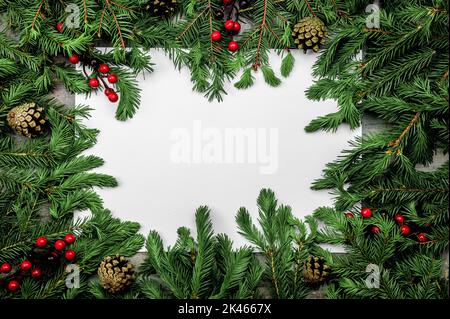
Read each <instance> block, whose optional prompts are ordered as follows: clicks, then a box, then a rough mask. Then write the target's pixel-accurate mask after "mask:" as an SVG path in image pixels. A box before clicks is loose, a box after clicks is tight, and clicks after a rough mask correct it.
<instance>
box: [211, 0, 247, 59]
mask: <svg viewBox="0 0 450 319" xmlns="http://www.w3.org/2000/svg"><path fill="white" fill-rule="evenodd" d="M222 1H223V7H222V8H221V9H220V10H219V11H218V12H217V13H216V18H217V19H220V20H222V19H223V18H224V16H225V11H228V12H229V14H228V19H227V20H226V21H225V23H224V24H223V27H224V29H225V30H226V31H227V32H228V34H230V35H231V36H233V35H237V34H238V33H239V31H240V30H241V24H240V23H239V22H238V19H239V10H240V9H245V8H247V7H248V2H247V1H246V0H241V1H239V7H237V6H236V0H222ZM233 14H234V16H235V17H234V19H232V16H233ZM221 38H222V33H221V32H220V31H217V30H216V31H213V32H212V33H211V40H212V41H215V42H217V41H220V39H221ZM238 49H239V44H238V43H237V42H236V41H234V40H233V38H232V37H231V41H229V42H228V50H229V51H231V52H235V51H237V50H238Z"/></svg>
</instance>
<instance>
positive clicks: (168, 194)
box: [76, 50, 360, 245]
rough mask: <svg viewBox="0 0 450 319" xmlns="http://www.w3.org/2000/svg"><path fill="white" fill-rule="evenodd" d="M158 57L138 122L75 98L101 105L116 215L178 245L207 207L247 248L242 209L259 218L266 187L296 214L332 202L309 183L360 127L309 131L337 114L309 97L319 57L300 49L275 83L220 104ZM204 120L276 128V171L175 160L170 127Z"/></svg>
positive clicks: (102, 148) (99, 120)
mask: <svg viewBox="0 0 450 319" xmlns="http://www.w3.org/2000/svg"><path fill="white" fill-rule="evenodd" d="M151 55H152V61H153V62H154V63H155V64H156V65H155V71H154V72H153V73H152V74H146V75H145V79H143V78H142V77H141V78H139V79H138V80H139V82H140V86H141V88H142V97H141V106H140V109H139V111H138V112H137V113H136V115H135V117H134V118H133V119H131V120H129V121H126V122H120V121H117V120H116V119H115V118H114V114H115V109H116V104H112V103H110V102H109V101H108V100H107V99H106V97H105V96H104V95H103V94H102V93H101V92H99V93H98V94H97V95H95V94H93V95H92V96H91V97H90V98H88V99H86V98H85V97H84V96H81V95H80V96H77V97H76V103H77V104H89V105H90V106H91V107H94V108H95V110H94V111H93V112H92V117H91V119H90V120H88V121H85V123H86V124H87V125H88V126H89V127H93V128H98V129H100V130H101V133H100V135H99V139H98V143H97V145H96V146H95V147H94V148H92V149H91V150H89V153H90V154H95V155H98V156H100V157H102V158H103V159H104V160H105V162H106V163H105V165H104V166H102V167H101V168H100V169H99V171H101V172H104V173H108V174H110V175H113V176H115V177H116V178H117V179H118V181H119V187H117V188H112V189H99V190H98V192H99V194H100V195H101V196H102V198H103V199H104V203H105V207H106V208H109V209H111V210H112V212H113V214H114V215H115V216H117V217H120V218H122V219H124V220H133V221H137V222H139V223H140V224H141V225H142V228H141V232H142V233H143V234H144V235H147V234H148V232H149V230H151V229H157V230H158V231H159V232H160V233H161V235H162V237H163V239H165V243H166V244H167V245H172V244H173V243H174V241H175V239H176V229H177V228H178V227H180V226H188V227H190V228H191V229H194V227H193V226H194V213H195V210H196V208H197V207H198V206H200V205H208V206H209V207H210V208H211V210H212V212H211V215H212V219H213V223H214V228H215V231H216V232H217V233H219V232H225V233H227V234H228V235H230V236H231V237H232V239H233V240H234V241H235V244H237V245H241V244H247V243H246V242H245V240H243V238H241V236H240V235H238V234H237V228H236V223H235V221H234V218H235V215H236V213H237V210H238V208H239V207H241V206H245V207H247V208H248V209H249V210H250V212H251V213H252V214H253V216H254V217H256V216H257V214H258V212H257V208H256V198H257V196H258V194H259V191H260V189H261V188H267V187H268V188H271V189H272V190H274V191H275V193H276V195H277V197H278V199H279V202H280V203H284V204H288V205H290V206H291V207H292V209H293V212H294V214H295V215H296V216H298V217H302V216H306V215H309V214H311V213H312V212H313V210H314V209H316V208H317V207H319V206H324V205H331V204H332V197H331V195H329V194H328V193H327V191H312V190H310V185H311V183H312V181H313V180H314V179H316V178H319V177H320V176H321V174H322V169H323V168H324V166H325V164H326V163H328V162H330V161H333V160H334V159H336V157H337V156H338V155H339V153H340V151H341V150H342V149H344V148H347V147H348V143H347V142H348V141H349V140H351V139H353V138H354V137H355V136H356V135H360V130H359V129H358V130H355V131H353V132H352V131H350V129H349V128H348V127H345V126H342V127H341V128H340V129H339V130H338V131H337V132H336V133H325V132H317V133H306V132H305V131H304V127H305V126H306V125H307V124H308V123H309V122H310V121H311V120H312V119H314V118H316V117H318V116H320V115H324V114H327V113H330V112H335V111H336V104H335V102H334V101H324V102H312V101H309V100H308V99H307V98H306V97H305V94H304V91H305V90H306V89H307V88H308V87H309V86H310V85H311V84H312V83H313V79H312V76H311V68H312V65H313V63H314V61H315V58H316V55H314V54H307V55H304V54H303V53H302V52H298V51H296V52H294V55H295V58H296V63H295V67H294V70H293V72H292V74H291V76H290V77H288V78H286V79H283V83H282V84H281V85H280V86H279V87H278V88H271V87H269V86H268V85H266V84H265V83H264V80H263V79H262V74H261V72H258V73H257V74H256V75H255V76H256V79H255V85H254V86H253V87H252V88H250V89H248V90H241V91H238V90H237V89H235V88H234V87H232V86H231V85H230V87H227V88H226V90H227V92H228V95H227V96H225V97H224V101H223V102H221V103H218V102H208V100H207V99H206V98H204V97H203V96H202V95H201V94H198V93H195V92H192V84H191V82H190V76H189V72H188V71H187V70H183V71H182V72H181V74H180V73H179V72H178V71H176V70H175V69H174V67H173V64H172V62H171V61H170V60H169V59H168V58H167V57H165V56H164V54H163V53H162V52H160V51H157V50H154V51H151ZM271 63H272V66H273V67H274V70H276V71H277V70H279V65H280V63H281V59H280V58H279V57H277V56H276V55H275V54H273V55H272V57H271ZM122 94H126V92H123V93H122ZM197 120H199V121H201V123H202V126H203V127H204V128H208V127H212V128H218V129H220V130H222V131H223V129H225V128H266V129H269V128H278V131H279V163H278V165H279V168H278V171H277V173H275V174H272V175H261V174H260V173H259V166H258V165H257V164H248V163H247V164H176V163H173V161H171V158H170V151H171V147H172V145H173V141H171V139H170V136H171V132H173V130H174V129H177V128H185V129H190V130H192V126H193V122H194V121H197ZM255 220H256V218H255ZM193 232H194V233H195V231H193Z"/></svg>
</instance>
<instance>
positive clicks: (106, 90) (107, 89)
mask: <svg viewBox="0 0 450 319" xmlns="http://www.w3.org/2000/svg"><path fill="white" fill-rule="evenodd" d="M104 92H105V95H106V96H108V95H110V94H111V93H113V92H114V90H113V89H111V88H106V89H105V91H104Z"/></svg>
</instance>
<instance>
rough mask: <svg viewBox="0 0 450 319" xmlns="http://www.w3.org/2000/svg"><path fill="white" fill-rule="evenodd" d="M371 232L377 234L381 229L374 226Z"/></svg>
mask: <svg viewBox="0 0 450 319" xmlns="http://www.w3.org/2000/svg"><path fill="white" fill-rule="evenodd" d="M370 232H371V233H372V234H376V233H379V232H380V227H378V226H375V225H373V226H372V228H371V229H370Z"/></svg>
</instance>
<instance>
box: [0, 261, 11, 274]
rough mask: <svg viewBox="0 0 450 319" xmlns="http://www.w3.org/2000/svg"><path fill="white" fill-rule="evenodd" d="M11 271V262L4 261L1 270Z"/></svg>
mask: <svg viewBox="0 0 450 319" xmlns="http://www.w3.org/2000/svg"><path fill="white" fill-rule="evenodd" d="M10 271H11V265H10V264H9V263H3V264H2V265H1V266H0V272H10Z"/></svg>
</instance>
